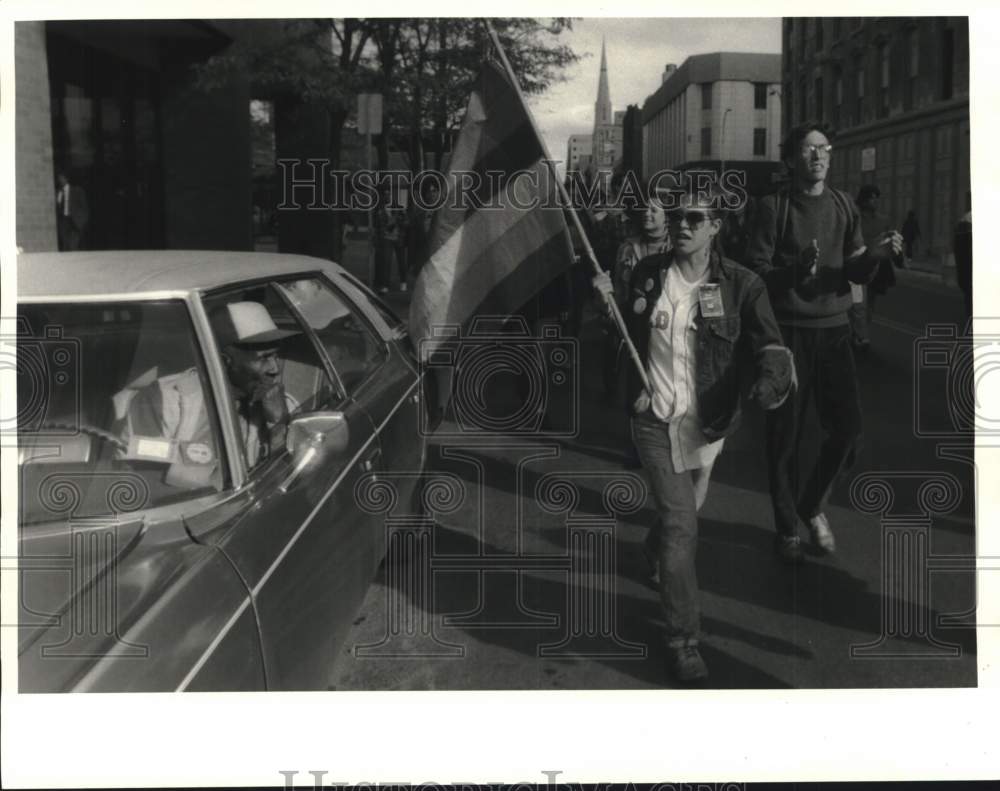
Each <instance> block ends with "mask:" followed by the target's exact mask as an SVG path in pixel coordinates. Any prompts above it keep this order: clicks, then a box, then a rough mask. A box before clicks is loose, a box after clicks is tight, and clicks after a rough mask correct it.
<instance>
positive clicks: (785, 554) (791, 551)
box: [774, 536, 806, 563]
mask: <svg viewBox="0 0 1000 791" xmlns="http://www.w3.org/2000/svg"><path fill="white" fill-rule="evenodd" d="M774 551H775V552H776V553H777V554H778V557H779V558H781V559H782V560H783V561H785V563H801V562H802V561H803V560H805V559H806V556H805V553H804V552H803V551H802V542H801V541H799V537H798V536H775V537H774Z"/></svg>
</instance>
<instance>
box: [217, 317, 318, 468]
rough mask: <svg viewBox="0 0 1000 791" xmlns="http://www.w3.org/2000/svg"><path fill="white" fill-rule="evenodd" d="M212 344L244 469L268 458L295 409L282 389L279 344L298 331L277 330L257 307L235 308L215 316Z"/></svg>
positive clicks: (279, 444)
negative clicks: (229, 390) (231, 403)
mask: <svg viewBox="0 0 1000 791" xmlns="http://www.w3.org/2000/svg"><path fill="white" fill-rule="evenodd" d="M211 321H212V328H213V329H214V330H215V338H216V340H217V341H218V343H219V349H220V350H221V352H222V361H223V362H224V363H225V365H226V373H227V374H228V375H229V383H230V384H231V385H232V387H233V397H234V400H235V402H236V413H237V415H238V416H239V423H240V429H241V431H242V432H243V444H244V448H245V449H246V458H247V464H248V465H249V466H251V467H252V466H253V465H254V464H256V463H257V462H258V461H261V460H262V459H265V458H267V457H268V456H269V455H270V452H271V449H272V448H276V447H280V446H281V445H282V444H284V440H285V427H286V425H287V424H288V413H289V412H290V411H293V410H294V409H295V408H296V407H297V406H298V404H297V403H296V401H295V399H294V398H292V397H291V396H290V395H288V393H286V392H285V388H284V385H282V383H281V368H282V365H281V361H280V360H279V359H278V350H279V347H280V345H281V342H282V341H284V340H285V339H286V338H290V337H291V336H293V335H298V334H299V333H298V330H280V329H278V327H277V325H276V324H275V323H274V319H272V318H271V314H270V313H268V312H267V308H265V307H264V306H263V305H261V304H260V303H259V302H233V303H230V304H229V305H225V306H223V307H221V308H217V309H216V310H215V311H213V313H212V316H211Z"/></svg>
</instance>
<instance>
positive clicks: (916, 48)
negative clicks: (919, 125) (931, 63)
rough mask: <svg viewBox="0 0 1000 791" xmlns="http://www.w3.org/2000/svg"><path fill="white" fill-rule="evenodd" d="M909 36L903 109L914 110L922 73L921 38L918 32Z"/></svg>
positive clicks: (911, 32) (910, 33)
mask: <svg viewBox="0 0 1000 791" xmlns="http://www.w3.org/2000/svg"><path fill="white" fill-rule="evenodd" d="M906 36H907V45H906V48H907V61H908V62H907V66H906V82H905V83H904V84H903V109H904V110H912V109H913V106H914V103H915V102H916V99H917V75H918V74H919V73H920V38H919V37H918V36H917V31H916V30H911V31H909V33H907V34H906Z"/></svg>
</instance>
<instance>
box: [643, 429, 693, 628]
mask: <svg viewBox="0 0 1000 791" xmlns="http://www.w3.org/2000/svg"><path fill="white" fill-rule="evenodd" d="M632 441H633V442H634V443H635V446H636V448H637V449H638V451H639V459H640V461H641V462H642V467H643V469H644V470H645V471H646V473H647V475H648V476H649V484H650V488H651V489H652V490H653V499H654V500H655V501H656V509H657V511H658V512H659V520H658V525H657V527H656V528H654V529H652V530H650V532H649V536H648V537H647V539H646V550H647V552H648V553H649V554H650V557H653V558H656V559H657V560H658V562H659V567H660V600H661V602H662V603H663V611H664V615H665V617H666V624H667V643H668V644H672V645H676V644H678V643H683V642H685V641H686V642H692V643H696V642H697V640H698V633H699V628H700V614H699V607H698V579H697V576H696V574H695V567H694V559H695V552H696V550H697V548H698V509H697V505H696V502H695V487H694V480H693V479H692V476H691V472H690V471H688V472H681V473H677V472H674V465H673V462H672V461H671V459H670V435H669V433H668V427H667V424H666V423H664V422H662V421H660V420H657V419H656V418H655V417H654V416H653V415H652V414H651V413H650V412H644V413H643V414H641V415H638V416H636V417H633V418H632Z"/></svg>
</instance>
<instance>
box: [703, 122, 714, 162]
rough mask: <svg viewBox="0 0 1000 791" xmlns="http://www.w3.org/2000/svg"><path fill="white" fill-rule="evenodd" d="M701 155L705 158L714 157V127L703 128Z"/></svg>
mask: <svg viewBox="0 0 1000 791" xmlns="http://www.w3.org/2000/svg"><path fill="white" fill-rule="evenodd" d="M701 155H702V156H703V157H710V156H712V127H710V126H703V127H702V128H701Z"/></svg>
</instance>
